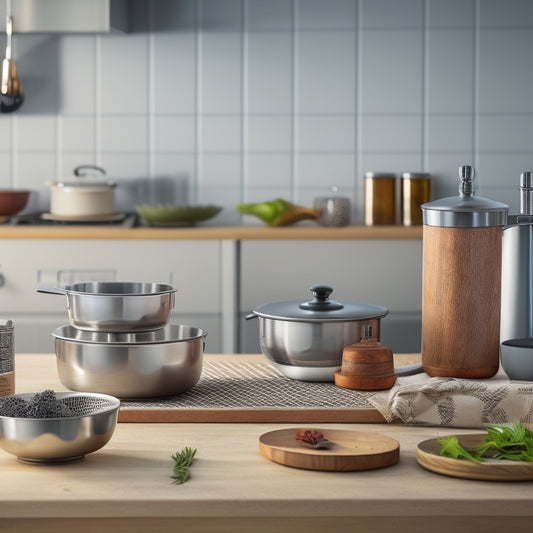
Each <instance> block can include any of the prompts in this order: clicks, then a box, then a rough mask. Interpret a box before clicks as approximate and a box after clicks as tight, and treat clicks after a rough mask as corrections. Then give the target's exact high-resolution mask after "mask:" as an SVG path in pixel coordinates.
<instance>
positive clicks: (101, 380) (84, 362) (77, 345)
mask: <svg viewBox="0 0 533 533" xmlns="http://www.w3.org/2000/svg"><path fill="white" fill-rule="evenodd" d="M206 335H207V333H206V332H205V331H204V330H202V329H200V328H196V327H191V326H184V325H178V324H170V325H167V326H165V327H164V328H161V329H158V330H156V331H149V332H143V333H101V332H100V333H96V332H90V331H82V330H79V329H76V328H74V327H72V326H70V325H66V326H61V327H59V328H57V329H56V330H55V331H54V332H53V333H52V336H53V337H54V338H55V351H56V360H57V372H58V375H59V379H60V380H61V383H63V385H65V387H68V388H69V389H72V390H78V391H93V392H101V393H105V394H112V395H113V396H117V397H119V398H155V397H159V396H174V395H176V394H180V393H182V392H185V391H187V390H189V389H191V388H192V387H194V385H196V383H197V382H198V380H199V379H200V375H201V373H202V366H203V353H204V341H205V337H206Z"/></svg>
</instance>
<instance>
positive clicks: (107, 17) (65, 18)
mask: <svg viewBox="0 0 533 533" xmlns="http://www.w3.org/2000/svg"><path fill="white" fill-rule="evenodd" d="M7 4H8V0H0V20H5V18H6V8H7ZM9 4H11V6H10V7H11V16H12V17H13V32H14V33H111V32H117V33H123V32H126V31H128V0H11V2H9Z"/></svg>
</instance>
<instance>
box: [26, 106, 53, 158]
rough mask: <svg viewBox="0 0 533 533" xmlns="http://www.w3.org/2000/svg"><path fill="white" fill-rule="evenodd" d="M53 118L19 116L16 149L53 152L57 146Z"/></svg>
mask: <svg viewBox="0 0 533 533" xmlns="http://www.w3.org/2000/svg"><path fill="white" fill-rule="evenodd" d="M56 141H57V118H56V117H55V116H46V115H43V116H36V115H29V116H24V117H23V116H20V117H18V120H17V148H18V149H19V150H20V151H22V152H26V151H38V152H46V151H54V150H55V149H56V144H57V142H56Z"/></svg>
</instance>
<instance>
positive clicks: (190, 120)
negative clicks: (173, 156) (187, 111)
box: [154, 115, 196, 152]
mask: <svg viewBox="0 0 533 533" xmlns="http://www.w3.org/2000/svg"><path fill="white" fill-rule="evenodd" d="M154 150H155V151H156V152H194V151H195V150H196V118H195V117H194V116H184V115H178V116H172V115H156V116H155V117H154Z"/></svg>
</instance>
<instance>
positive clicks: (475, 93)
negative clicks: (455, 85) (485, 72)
mask: <svg viewBox="0 0 533 533" xmlns="http://www.w3.org/2000/svg"><path fill="white" fill-rule="evenodd" d="M479 22H480V4H479V0H474V36H473V42H472V45H473V47H474V54H473V59H474V65H473V67H474V68H473V69H472V75H473V78H474V79H473V83H472V86H473V87H472V99H473V102H472V104H473V106H472V107H473V109H472V166H473V167H474V168H475V169H476V173H477V170H478V169H477V167H478V164H479V37H480V35H479ZM478 180H479V174H478ZM478 184H479V181H478Z"/></svg>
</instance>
